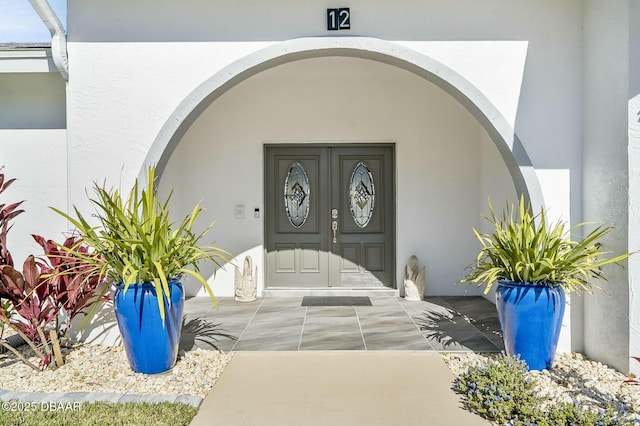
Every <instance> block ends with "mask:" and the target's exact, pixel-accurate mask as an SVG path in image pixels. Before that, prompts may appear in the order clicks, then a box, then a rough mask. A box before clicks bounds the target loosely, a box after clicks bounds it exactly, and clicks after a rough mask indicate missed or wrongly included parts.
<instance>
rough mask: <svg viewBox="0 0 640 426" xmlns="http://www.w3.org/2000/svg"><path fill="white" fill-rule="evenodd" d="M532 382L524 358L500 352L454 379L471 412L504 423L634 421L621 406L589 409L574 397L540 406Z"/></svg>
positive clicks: (582, 425) (540, 425) (609, 424)
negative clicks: (495, 356) (574, 399)
mask: <svg viewBox="0 0 640 426" xmlns="http://www.w3.org/2000/svg"><path fill="white" fill-rule="evenodd" d="M536 386H537V384H536V382H535V380H533V379H530V378H529V377H528V374H527V367H526V365H525V364H524V362H522V361H520V360H518V359H516V358H513V357H510V356H507V355H505V354H502V355H500V356H498V357H497V358H496V359H489V360H488V361H487V362H486V363H485V364H482V365H476V366H471V367H469V369H468V370H467V372H466V373H464V374H462V375H461V376H460V377H459V378H458V379H456V381H455V382H454V386H453V389H454V390H455V391H456V392H458V393H459V394H461V395H462V396H463V398H464V400H465V404H466V406H467V409H468V410H469V411H471V412H472V413H475V414H478V415H479V416H481V417H483V418H485V419H487V420H490V421H492V422H495V423H497V424H500V425H508V426H558V425H575V426H586V425H589V426H591V425H593V426H613V425H634V424H638V419H637V416H635V415H633V414H629V413H627V412H626V411H625V409H624V406H621V407H620V409H618V410H616V409H615V408H614V407H611V406H607V407H606V408H598V409H592V408H591V407H589V406H586V405H581V404H579V403H578V402H577V401H576V402H575V403H573V404H567V403H552V404H551V405H549V408H547V409H543V408H542V406H543V402H546V401H543V399H542V398H541V397H540V396H538V395H537V394H536Z"/></svg>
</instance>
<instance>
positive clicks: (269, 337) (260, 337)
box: [233, 330, 302, 351]
mask: <svg viewBox="0 0 640 426" xmlns="http://www.w3.org/2000/svg"><path fill="white" fill-rule="evenodd" d="M301 331H302V330H300V331H298V333H290V334H283V333H280V332H254V331H251V330H249V331H248V332H247V333H245V334H243V335H242V337H241V338H240V340H238V342H237V343H236V344H235V346H234V347H233V350H234V351H297V350H298V348H299V346H300V332H301Z"/></svg>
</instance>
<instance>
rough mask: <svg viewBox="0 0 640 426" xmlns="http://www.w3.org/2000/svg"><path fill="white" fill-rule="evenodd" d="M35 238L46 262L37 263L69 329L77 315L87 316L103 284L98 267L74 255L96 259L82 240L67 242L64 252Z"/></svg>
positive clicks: (72, 238)
mask: <svg viewBox="0 0 640 426" xmlns="http://www.w3.org/2000/svg"><path fill="white" fill-rule="evenodd" d="M32 237H33V239H34V240H36V242H37V243H38V244H39V245H40V246H41V247H42V249H43V250H44V254H45V256H46V260H47V261H46V262H45V260H44V259H38V260H37V262H38V265H39V266H40V270H41V271H42V275H43V276H44V277H45V280H46V282H47V285H48V286H49V287H50V294H51V297H52V298H53V299H54V304H55V305H56V306H59V307H61V308H63V309H64V311H65V313H66V316H67V321H66V323H67V328H68V327H69V326H70V324H71V321H72V320H73V319H74V318H75V317H76V316H77V315H78V314H80V313H86V312H85V309H86V308H88V307H89V306H91V305H93V303H94V302H95V299H96V298H97V297H98V292H97V291H96V290H97V288H98V286H99V285H100V283H101V279H100V276H99V273H98V271H96V269H95V267H92V266H91V265H90V264H89V263H87V261H86V259H83V258H80V257H78V255H76V254H75V253H80V254H81V255H82V256H87V257H90V256H95V255H93V254H90V253H89V249H88V247H87V246H86V245H84V244H82V239H80V238H79V237H69V238H67V239H66V240H65V242H64V243H63V244H62V248H61V247H59V246H58V245H57V244H56V243H55V242H53V241H52V240H45V239H44V238H43V237H41V236H39V235H32ZM65 249H66V250H65Z"/></svg>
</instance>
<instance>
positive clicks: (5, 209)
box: [0, 173, 24, 266]
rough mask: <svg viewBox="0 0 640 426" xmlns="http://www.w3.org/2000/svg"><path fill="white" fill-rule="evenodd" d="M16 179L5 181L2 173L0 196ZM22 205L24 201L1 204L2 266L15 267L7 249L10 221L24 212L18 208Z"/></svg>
mask: <svg viewBox="0 0 640 426" xmlns="http://www.w3.org/2000/svg"><path fill="white" fill-rule="evenodd" d="M13 182H15V179H9V180H7V181H5V176H4V173H0V194H2V193H3V192H4V191H5V190H6V189H7V188H8V187H9V185H11V184H12V183H13ZM21 204H22V201H19V202H17V203H13V204H4V203H0V265H11V266H13V259H12V258H11V253H9V249H8V248H7V232H9V229H11V226H9V221H11V219H13V218H14V217H16V216H18V215H19V214H20V213H22V212H24V210H19V209H18V207H20V205H21Z"/></svg>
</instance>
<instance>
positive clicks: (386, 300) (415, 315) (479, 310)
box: [183, 296, 502, 351]
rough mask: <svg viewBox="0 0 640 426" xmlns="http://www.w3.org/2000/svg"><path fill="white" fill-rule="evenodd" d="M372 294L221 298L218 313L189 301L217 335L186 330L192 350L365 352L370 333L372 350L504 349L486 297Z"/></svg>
mask: <svg viewBox="0 0 640 426" xmlns="http://www.w3.org/2000/svg"><path fill="white" fill-rule="evenodd" d="M370 299H371V302H372V306H356V307H353V306H336V307H314V306H312V307H302V306H301V304H302V296H296V297H266V298H261V299H258V300H256V301H254V302H249V303H242V302H236V301H235V300H233V298H222V299H219V300H218V303H219V305H218V309H217V310H214V309H213V308H212V306H211V302H210V301H209V300H208V299H207V298H198V299H190V300H188V301H187V303H186V304H185V312H186V315H187V322H188V321H194V320H197V319H201V320H206V321H208V322H209V326H208V327H209V332H210V333H209V335H208V336H207V333H206V329H207V327H204V328H205V330H204V331H203V330H200V334H203V336H199V335H198V332H197V331H196V332H191V333H189V332H187V333H186V334H185V335H184V336H183V337H184V339H183V340H185V339H186V341H187V343H189V344H191V345H192V346H193V347H202V348H205V349H206V348H209V349H213V348H216V349H219V350H223V351H230V350H297V349H298V346H300V348H301V349H303V350H304V349H311V350H313V349H334V350H348V349H356V350H359V349H364V348H363V346H364V343H362V345H361V340H362V334H361V333H363V334H364V338H365V340H366V339H370V344H369V345H368V346H367V349H371V350H378V349H390V350H394V349H398V350H402V349H403V348H405V349H407V350H415V349H418V350H421V349H424V350H433V349H435V350H467V351H468V350H483V351H486V350H492V348H493V347H495V348H496V349H498V350H499V349H501V348H502V337H501V335H500V327H499V322H498V319H497V313H496V310H495V306H494V305H493V304H492V303H490V302H489V301H487V300H485V299H484V298H482V297H475V296H474V297H471V296H469V297H467V296H453V297H447V296H437V297H427V298H425V300H424V301H407V300H404V299H402V298H397V297H380V296H376V297H371V298H370ZM303 323H304V329H303V328H302V325H303ZM301 333H304V334H303V335H302V341H301ZM200 337H202V339H200ZM234 337H235V338H238V339H239V340H238V341H235V340H233V338H234ZM207 338H208V340H207ZM208 342H209V343H212V344H213V346H212V345H210V344H209V343H208ZM430 345H432V346H433V348H432V347H431V346H430ZM369 346H370V347H369ZM474 348H475V349H474Z"/></svg>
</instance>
